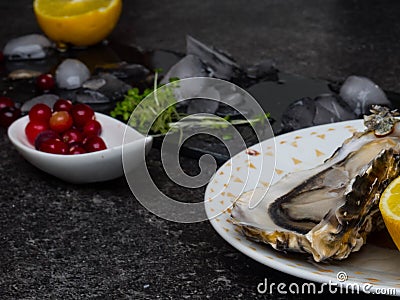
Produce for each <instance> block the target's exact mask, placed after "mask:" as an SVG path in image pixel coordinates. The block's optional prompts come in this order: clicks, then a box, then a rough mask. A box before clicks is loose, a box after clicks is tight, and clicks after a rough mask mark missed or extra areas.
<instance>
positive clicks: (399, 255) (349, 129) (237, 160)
mask: <svg viewBox="0 0 400 300" xmlns="http://www.w3.org/2000/svg"><path fill="white" fill-rule="evenodd" d="M363 129H364V125H363V121H362V120H353V121H346V122H340V123H334V124H327V125H321V126H316V127H312V128H306V129H302V130H298V131H294V132H290V133H287V134H283V135H280V136H278V137H276V138H275V139H269V140H266V141H264V142H262V143H260V144H257V145H254V146H252V147H251V149H254V150H256V151H258V152H260V155H256V156H254V155H253V156H251V155H248V154H247V153H246V151H243V152H241V153H239V154H238V155H236V156H234V157H233V158H232V159H230V160H229V161H227V162H226V163H225V164H224V165H223V166H222V167H221V168H220V169H219V170H218V171H217V172H216V174H215V175H214V177H213V179H212V180H211V181H210V183H209V185H208V186H207V189H206V193H205V209H206V212H207V216H208V217H209V219H210V222H211V224H212V226H213V227H214V228H215V230H216V231H217V232H218V233H219V234H220V235H221V236H222V237H223V238H224V239H225V240H226V241H227V242H228V243H230V244H231V245H232V246H234V247H235V248H237V249H238V250H239V251H241V252H243V253H244V254H246V255H247V256H249V257H251V258H253V259H255V260H256V261H258V262H260V263H262V264H264V265H267V266H269V267H271V268H274V269H277V270H279V271H282V272H285V273H288V274H291V275H294V276H297V277H300V278H303V279H307V280H311V281H316V282H329V281H332V282H335V283H338V280H337V274H338V273H339V272H345V273H346V274H347V277H348V279H347V280H346V281H345V282H343V283H340V284H343V286H344V285H349V287H351V285H353V284H358V285H359V286H360V290H361V288H363V287H365V288H366V289H370V290H369V291H370V292H377V291H378V292H379V289H381V288H391V289H395V292H396V295H400V252H399V251H397V250H392V249H389V248H384V247H381V246H377V245H372V244H371V243H370V244H368V241H367V244H366V245H364V246H363V247H362V248H361V250H360V251H359V252H355V253H352V254H351V255H350V256H349V258H348V259H345V260H343V261H335V262H330V263H326V262H325V263H315V262H314V261H313V260H312V259H311V258H309V257H308V256H307V255H300V254H296V255H292V254H285V253H282V252H278V251H276V250H274V249H273V248H272V247H270V246H268V245H264V244H259V243H256V242H253V241H250V240H248V239H246V237H245V236H244V235H243V234H242V233H241V232H240V231H239V230H238V229H237V228H236V227H235V226H233V225H232V223H231V221H230V207H231V205H232V204H233V202H234V201H235V199H236V198H237V196H239V195H240V193H241V192H242V191H243V190H245V191H247V190H251V189H254V188H255V187H262V186H264V187H265V186H267V185H268V184H270V183H268V182H264V181H262V180H257V178H258V177H259V176H258V175H259V172H260V171H259V169H260V168H262V169H263V170H265V171H261V177H260V178H263V177H264V178H270V177H271V176H270V175H269V174H270V173H271V167H272V168H273V167H274V166H275V175H274V177H273V180H272V183H274V182H276V181H277V180H279V179H280V178H281V177H282V176H283V175H285V174H287V173H288V172H292V171H295V170H301V169H309V168H311V167H314V166H316V165H318V164H320V163H322V162H323V161H324V160H325V159H326V158H327V157H329V156H330V155H331V154H332V153H333V152H334V150H335V149H336V148H337V147H339V146H340V145H341V144H342V142H343V141H344V140H345V139H346V138H348V137H350V136H351V135H352V133H353V132H354V131H360V130H363ZM261 149H263V150H261ZM275 153H279V154H280V155H277V156H275ZM275 159H276V165H275ZM263 173H265V176H263V175H262V174H263ZM247 178H248V180H247ZM228 206H229V207H228ZM227 207H228V208H227ZM217 214H218V215H217ZM216 215H217V216H216ZM215 216H216V217H215Z"/></svg>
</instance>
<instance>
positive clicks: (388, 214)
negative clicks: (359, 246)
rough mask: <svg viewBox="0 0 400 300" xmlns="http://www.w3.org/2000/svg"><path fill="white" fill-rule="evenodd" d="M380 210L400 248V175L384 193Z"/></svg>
mask: <svg viewBox="0 0 400 300" xmlns="http://www.w3.org/2000/svg"><path fill="white" fill-rule="evenodd" d="M379 210H380V211H381V214H382V217H383V221H384V222H385V225H386V228H387V230H388V232H389V234H390V236H391V237H392V239H393V241H394V243H395V244H396V246H397V248H398V249H399V250H400V177H397V178H396V179H395V180H393V181H392V182H391V183H390V184H389V186H388V187H387V188H386V189H385V190H384V192H383V193H382V195H381V199H380V202H379Z"/></svg>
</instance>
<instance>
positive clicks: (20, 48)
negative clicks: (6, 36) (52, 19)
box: [3, 34, 52, 60]
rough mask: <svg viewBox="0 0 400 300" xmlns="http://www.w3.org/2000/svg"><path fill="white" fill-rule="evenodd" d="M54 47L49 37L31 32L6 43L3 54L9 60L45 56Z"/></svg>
mask: <svg viewBox="0 0 400 300" xmlns="http://www.w3.org/2000/svg"><path fill="white" fill-rule="evenodd" d="M51 47H52V43H51V42H50V40H49V39H48V38H46V37H45V36H44V35H41V34H29V35H24V36H21V37H18V38H15V39H11V40H10V41H8V43H7V44H6V45H5V47H4V49H3V54H4V55H5V56H6V57H7V59H9V60H23V59H40V58H45V57H46V56H47V54H48V52H49V49H50V48H51Z"/></svg>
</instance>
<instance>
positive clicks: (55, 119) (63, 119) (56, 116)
mask: <svg viewBox="0 0 400 300" xmlns="http://www.w3.org/2000/svg"><path fill="white" fill-rule="evenodd" d="M49 124H50V129H51V130H54V131H55V132H64V131H67V130H68V129H70V128H71V127H72V124H73V120H72V117H71V115H70V114H69V112H67V111H56V112H54V113H53V115H52V116H51V118H50V121H49Z"/></svg>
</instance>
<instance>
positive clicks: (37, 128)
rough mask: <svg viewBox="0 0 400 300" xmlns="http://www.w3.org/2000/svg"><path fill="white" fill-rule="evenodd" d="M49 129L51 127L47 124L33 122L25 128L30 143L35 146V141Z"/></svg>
mask: <svg viewBox="0 0 400 300" xmlns="http://www.w3.org/2000/svg"><path fill="white" fill-rule="evenodd" d="M47 129H49V125H48V124H47V123H46V122H36V121H31V122H29V123H28V124H27V125H26V127H25V135H26V137H27V138H28V141H29V143H31V144H32V145H35V139H36V137H37V136H38V135H39V133H41V132H43V131H45V130H47Z"/></svg>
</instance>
